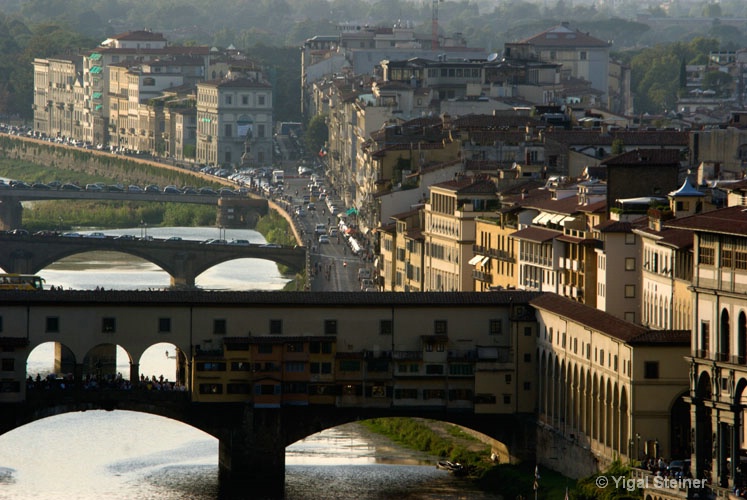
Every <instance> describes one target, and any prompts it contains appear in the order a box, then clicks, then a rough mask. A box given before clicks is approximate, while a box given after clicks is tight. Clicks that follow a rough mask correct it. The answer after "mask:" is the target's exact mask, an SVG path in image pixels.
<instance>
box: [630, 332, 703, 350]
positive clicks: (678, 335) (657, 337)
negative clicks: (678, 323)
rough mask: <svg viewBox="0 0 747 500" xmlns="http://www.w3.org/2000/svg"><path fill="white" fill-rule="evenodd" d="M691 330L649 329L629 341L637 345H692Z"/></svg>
mask: <svg viewBox="0 0 747 500" xmlns="http://www.w3.org/2000/svg"><path fill="white" fill-rule="evenodd" d="M691 335H692V333H691V331H690V330H648V331H647V332H645V333H642V334H641V335H639V336H637V337H635V338H633V339H631V340H629V341H628V344H630V345H637V346H656V345H662V344H663V345H666V346H673V345H675V346H676V345H679V346H690V337H691Z"/></svg>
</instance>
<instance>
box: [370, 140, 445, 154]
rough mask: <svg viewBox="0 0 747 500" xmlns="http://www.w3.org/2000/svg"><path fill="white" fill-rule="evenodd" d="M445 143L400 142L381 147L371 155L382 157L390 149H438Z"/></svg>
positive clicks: (442, 147)
mask: <svg viewBox="0 0 747 500" xmlns="http://www.w3.org/2000/svg"><path fill="white" fill-rule="evenodd" d="M444 147H445V146H444V143H443V142H422V141H418V142H415V143H413V142H407V143H398V144H389V145H388V146H385V147H383V148H381V149H378V150H376V151H374V152H373V153H371V155H372V156H373V157H374V158H381V157H383V156H386V153H387V152H389V151H422V150H424V149H427V150H436V149H444Z"/></svg>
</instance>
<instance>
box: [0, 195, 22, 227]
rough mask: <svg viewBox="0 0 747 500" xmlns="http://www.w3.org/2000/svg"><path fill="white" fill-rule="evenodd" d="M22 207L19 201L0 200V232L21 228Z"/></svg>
mask: <svg viewBox="0 0 747 500" xmlns="http://www.w3.org/2000/svg"><path fill="white" fill-rule="evenodd" d="M22 219H23V207H22V206H21V202H20V201H13V200H0V230H4V231H7V230H10V229H16V228H19V227H21V220H22Z"/></svg>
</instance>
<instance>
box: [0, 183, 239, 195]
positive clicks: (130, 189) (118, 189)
mask: <svg viewBox="0 0 747 500" xmlns="http://www.w3.org/2000/svg"><path fill="white" fill-rule="evenodd" d="M0 189H37V190H43V191H50V190H58V191H88V192H107V193H135V194H137V193H153V194H158V193H163V194H189V195H204V196H236V195H240V194H244V193H243V192H242V191H240V190H236V191H235V190H233V189H231V188H228V187H224V188H219V189H217V190H216V189H213V188H212V187H208V186H204V187H200V188H196V187H192V186H184V187H182V188H179V187H177V186H173V185H169V186H166V187H164V188H163V189H161V188H160V187H158V186H157V185H155V184H149V185H147V186H145V187H140V186H138V185H135V184H130V185H129V186H123V185H122V184H105V183H103V182H94V183H90V184H86V185H85V186H80V185H78V184H74V183H71V182H66V183H62V182H60V181H51V182H47V183H42V182H34V183H27V182H23V181H16V180H12V181H8V182H5V181H4V180H2V179H0Z"/></svg>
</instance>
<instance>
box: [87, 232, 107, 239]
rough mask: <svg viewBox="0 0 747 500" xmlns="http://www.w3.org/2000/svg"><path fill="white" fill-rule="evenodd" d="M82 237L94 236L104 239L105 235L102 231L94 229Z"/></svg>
mask: <svg viewBox="0 0 747 500" xmlns="http://www.w3.org/2000/svg"><path fill="white" fill-rule="evenodd" d="M83 237H84V238H96V239H100V240H101V239H104V238H106V235H105V234H104V233H100V232H98V231H94V232H93V233H88V234H85V235H83Z"/></svg>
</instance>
